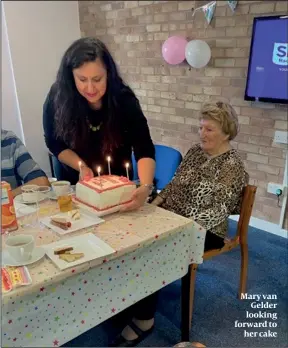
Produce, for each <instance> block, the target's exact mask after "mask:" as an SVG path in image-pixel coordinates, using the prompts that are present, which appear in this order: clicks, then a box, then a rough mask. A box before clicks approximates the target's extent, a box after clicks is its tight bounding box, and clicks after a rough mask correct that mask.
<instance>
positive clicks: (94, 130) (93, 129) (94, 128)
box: [87, 119, 103, 132]
mask: <svg viewBox="0 0 288 348" xmlns="http://www.w3.org/2000/svg"><path fill="white" fill-rule="evenodd" d="M87 123H88V126H89V128H90V129H91V130H92V132H97V131H98V130H99V129H100V128H101V126H102V123H103V122H100V124H99V125H98V126H93V125H92V124H91V123H90V122H89V121H88V119H87Z"/></svg>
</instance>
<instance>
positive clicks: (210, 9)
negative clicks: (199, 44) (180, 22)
mask: <svg viewBox="0 0 288 348" xmlns="http://www.w3.org/2000/svg"><path fill="white" fill-rule="evenodd" d="M215 8H216V1H212V2H209V4H207V5H204V6H203V7H202V10H203V12H204V15H205V18H206V21H207V23H208V25H209V24H210V22H211V20H212V18H213V16H214V12H215Z"/></svg>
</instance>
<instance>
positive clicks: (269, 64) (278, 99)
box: [244, 16, 288, 104]
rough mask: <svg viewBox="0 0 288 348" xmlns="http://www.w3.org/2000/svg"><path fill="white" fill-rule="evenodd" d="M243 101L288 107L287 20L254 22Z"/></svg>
mask: <svg viewBox="0 0 288 348" xmlns="http://www.w3.org/2000/svg"><path fill="white" fill-rule="evenodd" d="M244 99H245V100H253V101H262V102H270V103H281V104H288V16H269V17H257V18H254V23H253V33H252V40H251V47H250V59H249V67H248V74H247V82H246V90H245V97H244Z"/></svg>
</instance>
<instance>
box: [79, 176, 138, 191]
mask: <svg viewBox="0 0 288 348" xmlns="http://www.w3.org/2000/svg"><path fill="white" fill-rule="evenodd" d="M81 184H82V185H84V186H87V187H89V188H91V189H92V190H94V191H97V192H98V193H102V192H105V191H108V190H114V189H116V188H118V187H121V186H126V185H135V184H134V183H133V182H132V181H130V180H128V179H127V178H125V177H124V176H116V175H102V176H100V177H96V178H93V179H90V180H85V181H81Z"/></svg>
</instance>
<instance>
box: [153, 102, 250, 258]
mask: <svg viewBox="0 0 288 348" xmlns="http://www.w3.org/2000/svg"><path fill="white" fill-rule="evenodd" d="M237 132H238V118H237V114H236V112H235V110H234V109H233V108H232V106H230V105H229V104H226V103H223V102H217V103H216V104H205V105H204V106H203V108H202V110H201V112H200V127H199V135H200V144H197V145H194V146H192V148H191V149H190V150H189V151H188V152H187V154H186V156H185V157H184V159H183V161H182V163H181V165H180V166H179V167H178V169H177V171H176V173H175V176H174V178H173V180H172V181H171V182H170V183H169V184H168V185H167V186H166V187H165V188H164V190H163V191H161V192H160V194H159V195H158V196H157V197H156V198H155V199H154V201H153V202H152V204H155V205H158V206H161V207H162V208H164V209H167V210H169V211H172V212H174V213H176V214H179V215H182V216H185V217H187V218H192V219H193V220H194V221H196V222H197V223H198V224H199V225H201V226H202V227H204V228H205V229H206V230H207V234H206V240H205V251H207V250H209V249H217V248H221V247H223V246H224V238H225V236H226V233H227V228H228V220H227V218H228V217H229V215H231V214H232V213H236V212H237V209H239V207H240V201H241V194H242V190H243V188H244V186H245V184H247V177H248V175H247V173H246V172H245V169H244V164H243V161H242V159H241V157H240V155H239V153H238V152H237V150H235V149H233V148H232V147H231V145H230V140H233V139H234V138H235V137H236V135H237Z"/></svg>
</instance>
